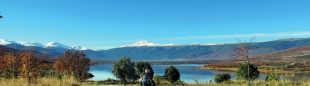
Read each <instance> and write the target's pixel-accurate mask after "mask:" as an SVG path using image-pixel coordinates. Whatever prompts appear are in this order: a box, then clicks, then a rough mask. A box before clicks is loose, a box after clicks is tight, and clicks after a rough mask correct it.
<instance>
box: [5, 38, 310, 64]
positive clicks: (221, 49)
mask: <svg viewBox="0 0 310 86" xmlns="http://www.w3.org/2000/svg"><path fill="white" fill-rule="evenodd" d="M0 45H1V46H5V47H8V48H12V49H14V50H29V49H30V50H34V51H36V52H38V53H41V54H46V55H50V56H51V57H57V56H60V55H62V54H63V52H64V51H66V50H81V51H83V52H84V53H85V54H87V55H88V57H89V58H91V59H100V60H116V59H118V58H120V57H122V56H129V57H131V58H132V59H134V60H165V61H166V60H178V61H189V60H191V61H197V60H231V59H235V58H236V55H235V52H234V51H235V49H236V48H238V47H239V45H240V44H238V43H230V44H215V45H204V44H192V45H176V44H157V43H153V42H149V41H138V42H134V43H132V44H128V45H125V46H121V47H118V48H113V49H108V50H91V49H87V48H85V47H81V46H67V45H63V44H61V43H58V42H50V43H46V44H41V43H34V42H15V41H8V40H4V39H2V40H0ZM309 45H310V38H290V39H280V40H274V41H267V42H254V43H253V44H252V49H251V50H250V56H252V57H255V56H261V55H266V54H272V53H276V52H281V51H286V50H289V49H293V48H299V47H304V46H309ZM0 48H1V47H0Z"/></svg>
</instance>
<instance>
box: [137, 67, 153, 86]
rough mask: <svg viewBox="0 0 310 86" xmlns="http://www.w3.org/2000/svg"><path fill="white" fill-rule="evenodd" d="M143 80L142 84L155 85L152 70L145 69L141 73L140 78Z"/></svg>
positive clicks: (144, 85)
mask: <svg viewBox="0 0 310 86" xmlns="http://www.w3.org/2000/svg"><path fill="white" fill-rule="evenodd" d="M139 81H140V82H141V86H155V83H154V81H153V79H152V75H151V71H150V70H149V69H146V70H145V73H144V74H141V78H140V79H139Z"/></svg>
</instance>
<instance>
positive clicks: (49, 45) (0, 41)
mask: <svg viewBox="0 0 310 86" xmlns="http://www.w3.org/2000/svg"><path fill="white" fill-rule="evenodd" d="M0 45H20V46H26V47H40V48H63V49H74V50H88V48H86V47H82V46H78V45H75V46H67V45H64V44H61V43H58V42H49V43H46V44H41V43H37V42H23V41H10V40H5V39H0Z"/></svg>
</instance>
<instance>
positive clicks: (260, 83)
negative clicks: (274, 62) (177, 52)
mask: <svg viewBox="0 0 310 86" xmlns="http://www.w3.org/2000/svg"><path fill="white" fill-rule="evenodd" d="M186 86H248V83H247V82H246V81H243V80H234V81H228V82H223V83H219V84H215V83H195V84H187V85H186ZM252 86H310V81H298V82H293V81H288V80H280V81H268V82H266V81H264V80H255V81H253V82H252Z"/></svg>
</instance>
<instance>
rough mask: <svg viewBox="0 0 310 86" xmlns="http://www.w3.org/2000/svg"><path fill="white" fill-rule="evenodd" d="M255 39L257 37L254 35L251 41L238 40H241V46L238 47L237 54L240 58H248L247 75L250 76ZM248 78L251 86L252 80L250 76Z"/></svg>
mask: <svg viewBox="0 0 310 86" xmlns="http://www.w3.org/2000/svg"><path fill="white" fill-rule="evenodd" d="M254 39H255V37H253V38H252V39H250V40H249V41H242V40H238V41H239V42H240V46H239V48H237V49H236V55H237V57H238V58H239V59H241V60H243V59H245V60H246V64H247V75H248V76H250V64H251V63H250V49H251V47H252V43H253V40H254ZM247 80H248V82H249V84H248V85H249V86H251V83H252V80H251V78H250V77H247Z"/></svg>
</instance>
